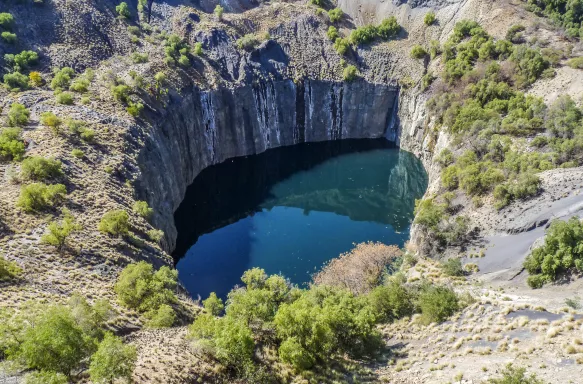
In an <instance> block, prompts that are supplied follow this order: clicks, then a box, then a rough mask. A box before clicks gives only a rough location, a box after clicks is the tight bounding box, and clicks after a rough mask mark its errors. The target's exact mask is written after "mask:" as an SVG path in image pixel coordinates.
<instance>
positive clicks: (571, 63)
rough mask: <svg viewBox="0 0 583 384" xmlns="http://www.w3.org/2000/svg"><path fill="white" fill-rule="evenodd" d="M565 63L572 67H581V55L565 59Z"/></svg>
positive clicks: (582, 60) (582, 61) (582, 64)
mask: <svg viewBox="0 0 583 384" xmlns="http://www.w3.org/2000/svg"><path fill="white" fill-rule="evenodd" d="M567 65H568V66H569V67H571V68H574V69H583V57H574V58H572V59H569V61H567Z"/></svg>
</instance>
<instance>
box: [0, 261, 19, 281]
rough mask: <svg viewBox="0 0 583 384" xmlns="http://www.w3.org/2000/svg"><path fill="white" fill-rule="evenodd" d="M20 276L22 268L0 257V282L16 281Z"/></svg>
mask: <svg viewBox="0 0 583 384" xmlns="http://www.w3.org/2000/svg"><path fill="white" fill-rule="evenodd" d="M21 274H22V268H20V267H19V266H18V264H16V263H15V262H14V261H8V260H6V259H5V258H4V256H1V255H0V281H10V280H14V279H17V278H18V277H19V276H20V275H21Z"/></svg>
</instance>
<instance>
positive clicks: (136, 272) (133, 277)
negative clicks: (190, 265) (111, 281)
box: [114, 261, 178, 312]
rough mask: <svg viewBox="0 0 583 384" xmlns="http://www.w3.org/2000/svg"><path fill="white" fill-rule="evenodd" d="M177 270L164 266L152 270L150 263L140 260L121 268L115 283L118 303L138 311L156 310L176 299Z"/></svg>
mask: <svg viewBox="0 0 583 384" xmlns="http://www.w3.org/2000/svg"><path fill="white" fill-rule="evenodd" d="M177 279H178V272H177V271H176V270H171V269H170V268H168V267H166V266H164V267H162V268H160V269H159V270H158V271H156V272H154V267H153V266H152V264H148V263H146V262H145V261H140V262H138V263H135V264H129V265H128V266H127V267H125V268H124V269H123V271H122V272H121V274H120V275H119V278H118V280H117V282H116V284H115V287H114V289H115V292H116V294H117V297H118V299H119V301H120V303H121V304H122V305H124V306H126V307H128V308H132V309H136V310H138V311H140V312H147V311H151V310H155V311H157V310H158V308H160V306H161V305H163V304H171V303H174V302H175V301H176V295H175V293H174V291H175V290H176V285H177Z"/></svg>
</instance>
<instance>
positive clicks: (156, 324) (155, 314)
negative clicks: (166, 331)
mask: <svg viewBox="0 0 583 384" xmlns="http://www.w3.org/2000/svg"><path fill="white" fill-rule="evenodd" d="M146 317H147V318H148V321H147V322H146V325H147V326H148V327H150V328H169V327H171V326H172V325H174V322H175V321H176V312H174V309H172V307H171V306H169V305H168V304H162V305H160V307H158V309H155V310H151V311H148V312H147V313H146Z"/></svg>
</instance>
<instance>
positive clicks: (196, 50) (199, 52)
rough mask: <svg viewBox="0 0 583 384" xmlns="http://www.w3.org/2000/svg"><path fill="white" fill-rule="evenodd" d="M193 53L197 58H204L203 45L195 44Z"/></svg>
mask: <svg viewBox="0 0 583 384" xmlns="http://www.w3.org/2000/svg"><path fill="white" fill-rule="evenodd" d="M192 53H193V54H195V55H196V56H202V55H203V49H202V43H201V42H196V43H194V49H193V50H192Z"/></svg>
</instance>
